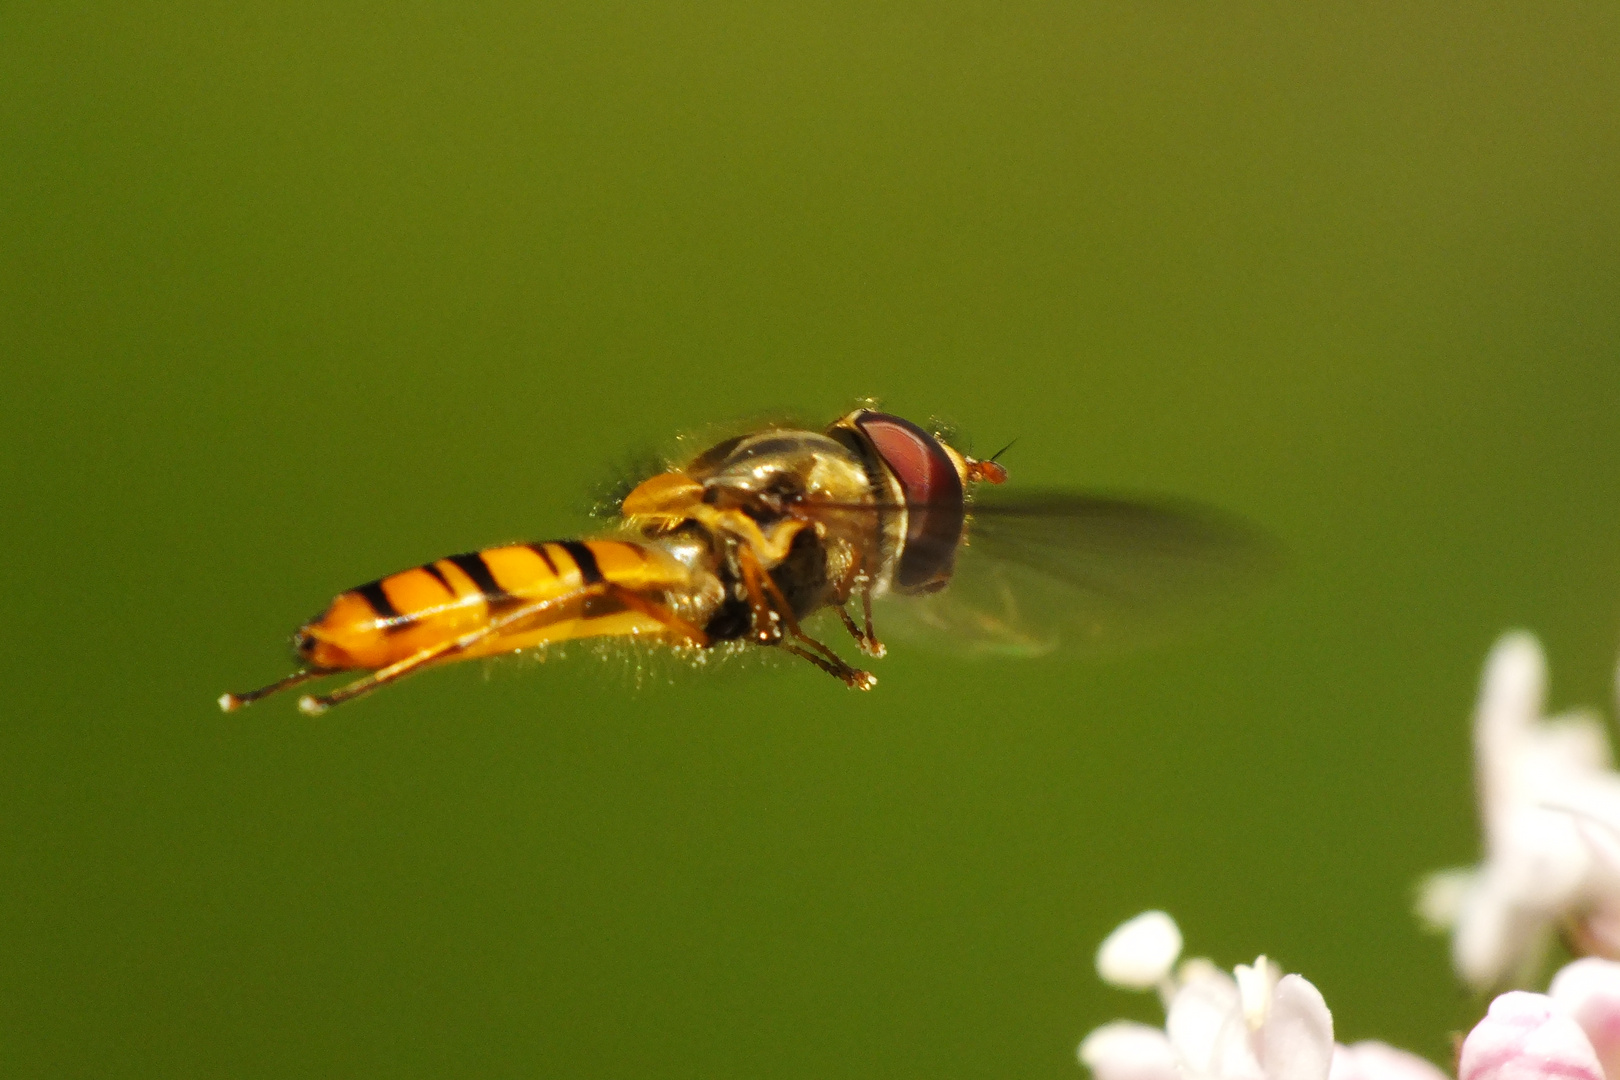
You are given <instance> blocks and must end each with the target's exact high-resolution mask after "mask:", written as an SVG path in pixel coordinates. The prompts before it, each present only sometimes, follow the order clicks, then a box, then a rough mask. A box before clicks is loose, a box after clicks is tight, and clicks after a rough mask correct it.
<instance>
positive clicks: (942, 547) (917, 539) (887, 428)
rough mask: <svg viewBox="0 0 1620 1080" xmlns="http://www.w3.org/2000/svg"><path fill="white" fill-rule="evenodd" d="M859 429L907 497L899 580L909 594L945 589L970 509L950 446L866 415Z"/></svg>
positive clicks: (903, 424) (903, 423)
mask: <svg viewBox="0 0 1620 1080" xmlns="http://www.w3.org/2000/svg"><path fill="white" fill-rule="evenodd" d="M855 426H856V427H858V428H860V430H861V433H862V434H863V435H865V436H866V437H867V438H868V439H870V440H871V442H872V448H873V449H874V450H876V451H877V453H878V456H879V457H880V458H882V459H883V463H884V464H885V465H887V466H888V467H889V470H890V471H891V472H893V473H894V477H895V479H896V480H897V481H899V483H900V490H901V492H902V493H903V494H904V495H905V499H906V507H907V514H906V544H905V547H904V548H903V549H902V550H901V552H900V565H899V568H898V569H897V570H896V572H895V582H896V584H897V585H899V586H900V588H902V589H906V590H908V591H913V592H917V591H923V592H926V591H931V590H933V589H938V588H943V587H944V585H945V583H946V582H947V581H948V580H950V576H951V568H952V566H953V565H954V564H955V561H956V546H957V544H959V543H960V542H961V539H962V523H963V521H964V520H965V518H966V516H967V515H966V510H965V508H964V506H963V503H962V478H961V476H959V475H958V474H957V471H956V466H955V465H954V464H953V463H952V462H951V458H950V455H948V454H947V453H945V448H944V447H943V446H941V445H940V444H939V440H938V439H936V438H934V437H933V436H932V435H930V434H928V432H926V431H924V430H923V429H922V428H920V427H918V426H917V425H916V424H913V423H912V422H911V421H909V420H903V419H901V418H900V417H898V416H890V415H889V414H888V413H878V412H869V413H863V414H861V415H860V416H859V417H858V418H857V419H856V421H855Z"/></svg>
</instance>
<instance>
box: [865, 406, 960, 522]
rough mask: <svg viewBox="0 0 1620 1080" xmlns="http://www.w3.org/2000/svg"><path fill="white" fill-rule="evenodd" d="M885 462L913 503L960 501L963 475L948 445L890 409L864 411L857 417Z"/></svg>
mask: <svg viewBox="0 0 1620 1080" xmlns="http://www.w3.org/2000/svg"><path fill="white" fill-rule="evenodd" d="M855 425H856V426H857V427H859V428H860V429H861V432H862V433H863V434H864V435H865V436H866V437H867V438H868V439H871V440H872V446H873V448H874V449H875V450H877V452H878V456H879V457H881V458H882V459H883V463H884V464H885V465H887V466H888V467H889V469H890V470H891V471H892V472H893V473H894V476H895V479H896V480H898V481H900V487H901V489H902V490H903V491H904V492H905V494H906V502H907V503H910V504H913V505H915V504H918V503H924V504H932V503H936V502H946V503H952V502H954V503H960V502H961V501H962V478H961V477H960V476H958V475H957V472H956V466H955V465H953V464H952V463H951V459H950V457H949V456H948V455H947V454H946V453H945V448H944V447H942V446H940V445H939V440H938V439H936V438H934V437H933V436H932V435H930V434H928V432H926V431H924V430H923V429H922V428H920V427H918V426H917V425H916V424H913V423H912V422H911V421H910V420H904V419H902V418H900V417H898V416H890V415H889V414H888V413H865V414H863V415H862V416H861V417H860V418H859V419H857V420H856V421H855Z"/></svg>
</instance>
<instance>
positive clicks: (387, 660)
mask: <svg viewBox="0 0 1620 1080" xmlns="http://www.w3.org/2000/svg"><path fill="white" fill-rule="evenodd" d="M689 577H690V575H689V572H688V571H687V569H686V567H685V566H683V565H682V564H681V563H680V562H679V561H678V560H676V559H675V558H673V557H672V556H670V555H669V554H668V553H666V552H665V551H663V550H662V549H660V548H658V547H656V546H652V545H647V544H638V543H632V542H630V541H624V540H557V541H549V542H546V543H535V544H513V545H511V546H508V547H493V548H485V549H484V550H483V551H475V552H469V553H468V554H465V555H451V556H449V557H448V558H443V559H439V560H437V561H436V562H431V563H427V564H425V565H423V566H418V567H413V568H412V569H410V570H403V571H401V572H400V573H397V574H391V575H389V576H388V577H385V578H382V579H380V580H377V581H373V582H369V583H367V584H365V585H361V586H359V587H358V588H354V589H350V590H349V591H348V592H346V593H343V594H341V595H339V596H338V597H337V598H336V599H335V600H333V601H332V604H331V606H330V607H328V608H327V609H326V611H325V612H324V613H322V614H321V615H320V616H319V617H318V618H316V619H314V620H312V621H311V622H309V623H307V624H306V625H305V626H304V627H303V628H302V629H301V630H299V632H298V634H297V636H296V638H295V639H294V640H295V643H296V645H297V647H298V651H299V652H300V653H301V654H302V655H303V656H304V658H305V659H306V660H308V661H309V662H310V663H311V664H313V665H315V666H317V667H320V668H325V669H328V670H337V669H350V668H365V669H375V668H381V667H386V666H387V665H389V664H393V663H397V662H398V661H400V660H403V659H405V658H407V657H409V656H412V655H413V654H415V653H417V652H419V651H420V650H422V649H426V648H430V647H432V646H434V645H437V644H439V643H441V642H445V641H452V640H455V639H456V638H459V637H461V636H462V635H463V634H468V633H471V632H472V631H475V630H478V629H480V628H481V627H484V626H486V625H488V623H489V622H490V621H491V620H492V619H498V618H500V617H501V616H503V615H508V614H511V613H514V612H516V611H518V610H520V609H523V608H525V607H529V608H537V611H536V613H535V615H534V617H533V618H530V617H528V616H525V617H524V618H522V619H521V620H520V621H519V622H518V623H516V624H514V625H513V627H512V628H511V632H505V631H503V632H501V633H498V634H493V635H491V636H490V637H489V638H488V639H487V640H485V641H482V642H480V643H479V644H478V645H477V646H475V647H473V648H470V649H466V650H465V651H463V652H461V653H459V654H458V658H467V657H472V656H488V655H490V654H493V653H501V652H510V651H511V650H513V649H522V648H528V647H531V646H534V645H539V644H542V643H544V642H548V641H561V640H564V639H567V638H575V637H589V636H596V635H601V634H656V633H660V632H662V631H663V630H664V627H663V625H662V624H660V623H659V622H657V621H656V620H654V619H652V618H650V617H648V616H646V615H643V614H640V613H638V612H635V611H627V610H624V609H623V608H622V607H620V606H617V605H613V604H602V603H600V602H596V601H595V599H594V594H595V593H596V592H599V591H600V590H593V589H592V586H597V585H600V584H602V583H603V582H612V583H613V584H615V585H619V586H622V587H624V588H626V589H629V590H631V591H633V592H635V593H637V594H641V595H646V596H654V595H657V594H660V593H665V592H668V591H670V590H680V589H682V588H683V587H684V586H686V585H687V583H688V580H689Z"/></svg>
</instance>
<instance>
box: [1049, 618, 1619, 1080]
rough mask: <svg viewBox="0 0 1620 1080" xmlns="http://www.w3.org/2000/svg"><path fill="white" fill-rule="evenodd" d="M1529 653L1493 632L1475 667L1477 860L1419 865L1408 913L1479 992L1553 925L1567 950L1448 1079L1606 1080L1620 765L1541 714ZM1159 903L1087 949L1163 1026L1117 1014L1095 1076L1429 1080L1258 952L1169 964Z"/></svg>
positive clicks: (1600, 742) (1512, 975)
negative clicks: (1444, 933) (1237, 958)
mask: <svg viewBox="0 0 1620 1080" xmlns="http://www.w3.org/2000/svg"><path fill="white" fill-rule="evenodd" d="M1545 689H1546V663H1545V661H1544V659H1543V657H1542V653H1541V647H1540V645H1538V644H1537V642H1536V640H1535V639H1534V638H1533V637H1531V636H1529V635H1528V634H1509V635H1507V636H1506V637H1504V638H1503V639H1502V640H1501V641H1499V642H1498V643H1497V644H1496V647H1495V648H1494V649H1493V650H1492V652H1491V656H1490V659H1489V661H1488V662H1487V664H1486V670H1485V678H1484V685H1483V687H1482V689H1481V692H1480V698H1479V705H1478V708H1477V710H1476V713H1475V719H1474V762H1475V771H1476V779H1477V782H1478V786H1479V795H1480V805H1481V814H1482V817H1483V818H1484V832H1485V859H1484V861H1483V862H1482V863H1481V864H1480V865H1479V866H1476V867H1471V868H1467V869H1461V870H1447V871H1442V872H1440V873H1437V874H1434V875H1432V876H1431V877H1430V878H1429V879H1428V880H1427V881H1426V882H1425V883H1424V885H1423V889H1422V899H1421V902H1420V911H1421V913H1422V914H1423V915H1424V916H1425V918H1427V919H1428V920H1429V922H1430V923H1431V924H1432V925H1434V926H1436V927H1438V928H1444V929H1449V930H1450V931H1452V935H1453V936H1452V952H1453V958H1454V961H1455V964H1456V968H1457V973H1458V975H1459V976H1461V978H1462V979H1463V980H1464V981H1465V982H1466V983H1468V984H1469V985H1470V986H1472V987H1474V988H1476V989H1479V990H1488V989H1492V988H1495V987H1499V986H1502V985H1503V984H1505V983H1513V982H1518V983H1523V982H1526V981H1529V980H1530V979H1531V978H1532V977H1533V976H1534V975H1535V973H1536V970H1537V968H1538V967H1539V965H1540V964H1541V962H1542V957H1543V955H1544V946H1545V944H1546V943H1547V941H1548V939H1549V938H1550V937H1551V935H1552V933H1553V932H1554V931H1555V930H1557V929H1559V928H1563V929H1565V930H1566V931H1567V932H1568V935H1569V939H1570V940H1571V941H1572V942H1573V943H1574V944H1575V945H1576V946H1577V948H1578V949H1579V951H1581V952H1583V953H1588V954H1593V955H1588V956H1586V957H1584V958H1582V959H1579V960H1576V961H1575V962H1574V963H1571V964H1569V965H1567V966H1566V967H1565V968H1564V969H1563V970H1562V971H1560V972H1558V974H1557V975H1556V976H1555V977H1554V978H1553V980H1552V984H1551V986H1550V987H1549V988H1548V991H1547V993H1545V994H1533V993H1526V992H1523V991H1510V992H1508V993H1504V994H1501V995H1499V996H1498V997H1496V998H1495V1000H1493V1001H1492V1002H1491V1004H1490V1008H1489V1011H1488V1012H1487V1014H1486V1015H1485V1017H1484V1018H1483V1019H1482V1020H1480V1022H1479V1024H1478V1025H1477V1026H1475V1027H1474V1029H1473V1030H1472V1031H1471V1032H1469V1034H1468V1037H1467V1039H1465V1040H1464V1042H1463V1044H1462V1050H1461V1054H1460V1056H1459V1058H1458V1062H1457V1077H1458V1080H1620V963H1616V962H1615V960H1613V959H1606V958H1605V957H1620V774H1617V773H1616V772H1614V771H1613V769H1612V768H1611V767H1610V752H1609V740H1608V737H1607V735H1606V734H1605V731H1604V727H1603V725H1602V722H1601V721H1600V720H1599V719H1598V718H1596V717H1594V716H1592V715H1590V714H1586V713H1578V712H1577V713H1567V714H1565V715H1563V716H1557V717H1544V716H1543V715H1542V707H1543V701H1544V695H1545ZM1181 946H1182V941H1181V932H1180V930H1179V929H1178V928H1177V927H1176V924H1175V922H1174V920H1172V919H1171V918H1170V916H1168V915H1166V914H1164V913H1163V912H1160V911H1150V912H1146V913H1145V914H1142V915H1139V916H1137V917H1136V918H1134V919H1132V920H1130V921H1129V922H1127V923H1125V924H1124V925H1122V926H1120V927H1119V928H1118V929H1117V930H1115V931H1114V932H1113V933H1112V934H1110V935H1109V937H1108V939H1107V940H1106V941H1104V942H1103V944H1102V946H1101V948H1100V949H1099V950H1098V952H1097V972H1098V974H1099V975H1100V976H1101V977H1102V979H1103V981H1104V982H1107V983H1109V984H1110V985H1113V986H1118V987H1121V988H1125V989H1132V990H1150V989H1157V990H1158V992H1159V996H1160V998H1161V1000H1162V1001H1163V1003H1164V1008H1165V1022H1164V1027H1163V1028H1156V1027H1150V1026H1148V1025H1145V1024H1137V1023H1132V1022H1129V1021H1124V1020H1119V1021H1115V1022H1113V1023H1110V1024H1104V1025H1103V1026H1102V1027H1100V1028H1097V1029H1096V1030H1095V1031H1093V1032H1092V1033H1091V1034H1090V1035H1088V1036H1086V1038H1085V1040H1084V1041H1083V1042H1082V1043H1081V1044H1080V1060H1081V1062H1082V1063H1084V1064H1085V1065H1086V1066H1087V1067H1089V1068H1090V1069H1091V1071H1092V1074H1093V1076H1094V1077H1095V1078H1096V1080H1446V1074H1445V1073H1443V1072H1441V1071H1440V1070H1439V1069H1437V1068H1436V1067H1435V1066H1434V1065H1432V1064H1430V1063H1429V1062H1427V1061H1425V1060H1424V1059H1422V1058H1420V1057H1418V1056H1416V1055H1414V1054H1410V1053H1407V1052H1406V1051H1404V1050H1398V1049H1396V1048H1395V1047H1392V1046H1388V1045H1386V1044H1384V1043H1380V1042H1361V1043H1356V1044H1354V1045H1352V1046H1340V1045H1338V1044H1336V1043H1335V1042H1334V1040H1333V1016H1332V1014H1331V1013H1330V1012H1329V1010H1328V1007H1327V1004H1326V1003H1325V1002H1324V1001H1323V1000H1322V995H1321V994H1320V993H1318V992H1317V989H1316V987H1314V986H1312V985H1311V983H1310V982H1309V981H1307V980H1306V979H1305V978H1303V977H1302V976H1299V975H1285V974H1283V973H1282V972H1281V971H1280V970H1279V969H1278V968H1277V966H1276V965H1275V964H1273V963H1272V962H1271V961H1269V960H1267V959H1266V958H1265V957H1264V956H1262V957H1260V958H1259V959H1257V960H1256V961H1255V962H1254V964H1252V965H1242V964H1239V965H1238V966H1237V967H1235V968H1234V969H1233V970H1232V972H1231V973H1230V974H1228V973H1227V972H1225V971H1222V970H1221V969H1219V968H1217V967H1216V966H1215V965H1214V964H1213V963H1211V962H1210V961H1208V960H1203V959H1194V960H1187V961H1184V962H1182V963H1181V964H1180V965H1179V966H1178V965H1177V960H1178V959H1180V956H1181Z"/></svg>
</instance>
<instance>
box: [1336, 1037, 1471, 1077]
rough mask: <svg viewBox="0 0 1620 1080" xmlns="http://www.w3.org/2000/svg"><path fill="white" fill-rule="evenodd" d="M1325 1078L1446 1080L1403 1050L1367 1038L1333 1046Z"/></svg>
mask: <svg viewBox="0 0 1620 1080" xmlns="http://www.w3.org/2000/svg"><path fill="white" fill-rule="evenodd" d="M1328 1080H1447V1077H1446V1074H1445V1073H1443V1072H1441V1071H1440V1070H1439V1069H1437V1068H1435V1067H1434V1066H1433V1065H1431V1064H1429V1063H1428V1062H1427V1061H1425V1060H1423V1059H1422V1058H1420V1057H1418V1056H1417V1055H1416V1054H1409V1053H1407V1052H1406V1051H1405V1050H1397V1049H1396V1048H1395V1047H1393V1046H1390V1045H1389V1044H1388V1043H1381V1042H1376V1041H1373V1040H1368V1041H1366V1042H1358V1043H1354V1044H1353V1045H1350V1046H1337V1047H1334V1049H1333V1068H1332V1070H1331V1071H1330V1072H1329V1073H1328Z"/></svg>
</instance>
